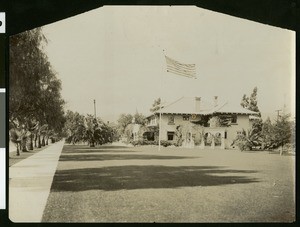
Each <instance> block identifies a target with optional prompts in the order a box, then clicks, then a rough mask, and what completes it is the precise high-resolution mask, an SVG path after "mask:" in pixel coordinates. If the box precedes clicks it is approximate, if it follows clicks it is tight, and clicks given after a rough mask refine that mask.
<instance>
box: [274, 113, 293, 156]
mask: <svg viewBox="0 0 300 227" xmlns="http://www.w3.org/2000/svg"><path fill="white" fill-rule="evenodd" d="M289 118H290V115H289V114H284V115H282V116H279V117H278V118H277V119H276V121H275V124H274V135H275V141H276V142H277V144H276V145H277V146H278V147H279V146H281V152H280V154H281V155H282V152H283V146H284V145H285V144H287V143H292V123H291V122H290V121H289Z"/></svg>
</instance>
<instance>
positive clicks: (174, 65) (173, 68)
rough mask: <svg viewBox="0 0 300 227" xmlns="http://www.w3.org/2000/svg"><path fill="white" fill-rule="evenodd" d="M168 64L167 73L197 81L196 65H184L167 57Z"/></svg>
mask: <svg viewBox="0 0 300 227" xmlns="http://www.w3.org/2000/svg"><path fill="white" fill-rule="evenodd" d="M165 58H166V63H167V72H170V73H174V74H177V75H179V76H185V77H189V78H195V79H196V65H195V64H183V63H180V62H178V61H175V60H174V59H172V58H170V57H168V56H166V55H165Z"/></svg>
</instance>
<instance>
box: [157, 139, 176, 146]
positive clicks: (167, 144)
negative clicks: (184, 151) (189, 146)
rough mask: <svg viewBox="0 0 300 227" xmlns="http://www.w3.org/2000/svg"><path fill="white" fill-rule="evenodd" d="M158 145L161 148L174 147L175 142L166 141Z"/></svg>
mask: <svg viewBox="0 0 300 227" xmlns="http://www.w3.org/2000/svg"><path fill="white" fill-rule="evenodd" d="M160 144H161V146H163V147H168V146H176V142H175V141H168V140H161V141H160Z"/></svg>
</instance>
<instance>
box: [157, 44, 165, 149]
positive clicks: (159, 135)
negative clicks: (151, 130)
mask: <svg viewBox="0 0 300 227" xmlns="http://www.w3.org/2000/svg"><path fill="white" fill-rule="evenodd" d="M163 57H165V50H163ZM163 75H164V70H163V74H162V77H161V82H160V85H161V90H162V89H163ZM161 107H162V97H160V104H159V131H158V150H159V151H160V150H161Z"/></svg>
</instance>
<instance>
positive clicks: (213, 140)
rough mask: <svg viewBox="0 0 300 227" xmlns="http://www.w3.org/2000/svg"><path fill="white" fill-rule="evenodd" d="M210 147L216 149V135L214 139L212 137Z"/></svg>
mask: <svg viewBox="0 0 300 227" xmlns="http://www.w3.org/2000/svg"><path fill="white" fill-rule="evenodd" d="M210 148H211V149H215V138H214V137H212V139H211V145H210Z"/></svg>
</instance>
